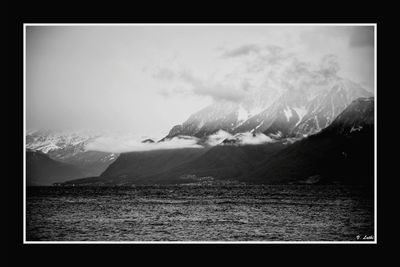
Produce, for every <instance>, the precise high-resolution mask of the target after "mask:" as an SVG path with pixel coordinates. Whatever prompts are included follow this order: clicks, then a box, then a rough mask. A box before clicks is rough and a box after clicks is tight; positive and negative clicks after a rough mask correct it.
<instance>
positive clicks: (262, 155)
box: [26, 77, 374, 186]
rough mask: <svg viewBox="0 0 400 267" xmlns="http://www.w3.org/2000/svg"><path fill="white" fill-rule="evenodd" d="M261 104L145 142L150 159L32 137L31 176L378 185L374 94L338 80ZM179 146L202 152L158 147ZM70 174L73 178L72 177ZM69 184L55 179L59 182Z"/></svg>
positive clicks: (51, 136) (219, 111)
mask: <svg viewBox="0 0 400 267" xmlns="http://www.w3.org/2000/svg"><path fill="white" fill-rule="evenodd" d="M260 97H261V95H255V96H254V97H253V98H252V99H251V98H250V99H247V100H246V101H247V102H246V101H245V102H242V103H235V102H230V101H219V102H218V103H217V102H216V103H213V104H211V105H209V106H208V107H206V108H204V109H202V110H200V111H198V112H196V113H194V114H192V115H191V116H190V117H189V118H188V119H187V120H186V121H185V122H183V123H182V124H181V125H176V126H174V127H172V129H171V130H170V131H169V133H168V134H167V135H166V136H165V137H164V138H162V139H161V140H159V141H154V140H153V139H150V138H147V139H145V140H142V141H141V142H140V143H141V144H143V145H145V146H148V147H151V148H152V149H151V150H149V151H132V152H125V153H120V154H116V153H109V152H103V151H93V150H88V149H87V145H88V144H89V143H91V142H93V141H94V140H95V139H96V138H98V135H85V134H76V133H72V134H57V133H54V132H51V131H36V132H29V133H28V134H27V136H26V143H27V149H29V150H30V151H29V157H28V156H27V165H28V163H29V166H30V170H32V169H36V170H40V169H42V168H47V167H43V166H50V165H57V166H58V167H57V168H60V167H59V166H64V167H62V168H61V169H62V171H60V172H62V173H68V175H67V176H68V177H67V178H69V179H65V180H69V181H66V182H65V183H63V184H64V185H100V186H101V185H103V186H104V185H132V184H163V183H166V184H171V183H198V182H201V181H206V182H210V181H214V182H215V181H224V182H232V181H235V182H245V183H267V184H271V183H305V184H312V183H351V184H371V179H372V178H371V176H372V177H373V173H374V172H373V166H374V164H373V155H374V131H373V129H374V127H373V125H374V100H373V95H372V93H370V92H369V91H367V90H365V89H363V88H362V87H361V86H359V85H358V84H356V83H353V82H351V81H349V80H346V79H342V78H339V77H335V78H333V79H330V80H329V81H328V82H324V83H321V84H318V85H315V84H314V85H313V86H311V87H310V88H307V89H304V90H286V91H285V92H284V93H282V94H281V95H279V96H276V97H273V98H271V99H265V96H262V98H260ZM171 140H175V141H177V140H178V141H179V140H181V141H182V140H184V141H189V142H191V141H193V142H195V143H196V146H193V147H185V148H179V149H178V148H174V149H173V148H169V146H164V149H157V144H163V143H167V142H169V141H171ZM166 148H168V149H166ZM27 153H28V152H27ZM27 155H28V154H27ZM33 155H35V156H33ZM44 156H46V157H47V158H44ZM33 158H41V159H42V160H40V161H38V160H37V159H36V160H33ZM49 160H51V161H54V162H52V164H50V163H49V162H50V161H49ZM42 162H45V163H42ZM60 164H61V165H60ZM32 166H33V167H34V168H32ZM65 166H69V167H73V168H70V169H73V171H72V170H71V171H69V172H68V171H66V169H65ZM57 168H53V167H52V168H50V169H51V170H56V169H57ZM30 172H31V171H30ZM32 173H33V172H32ZM36 173H38V172H37V171H36ZM39 173H40V172H39ZM42 173H43V172H42ZM50 173H51V172H50ZM28 176H29V177H31V176H32V175H28V173H27V177H28ZM33 176H34V177H35V178H29V179H31V180H32V181H33V182H32V183H28V184H49V183H51V179H49V178H48V176H47V174H43V183H41V182H40V176H38V175H37V174H35V175H33ZM64 177H66V176H62V179H64ZM74 178H79V179H74ZM62 179H61V178H59V177H58V176H54V179H53V182H55V183H60V181H61V180H62ZM61 182H63V181H61Z"/></svg>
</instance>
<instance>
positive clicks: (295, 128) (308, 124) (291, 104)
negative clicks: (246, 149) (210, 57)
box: [163, 78, 372, 140]
mask: <svg viewBox="0 0 400 267" xmlns="http://www.w3.org/2000/svg"><path fill="white" fill-rule="evenodd" d="M371 96H372V93H370V92H369V91H367V90H365V89H363V88H362V87H361V86H359V85H358V84H356V83H353V82H351V81H349V80H346V79H342V78H336V79H333V80H331V81H329V82H327V83H326V84H322V85H321V86H314V87H312V90H311V89H310V88H307V90H288V91H286V92H285V93H283V94H282V95H280V96H279V97H278V98H277V99H276V100H275V101H272V102H270V103H269V104H267V103H266V104H265V105H264V106H258V107H257V108H256V109H253V110H251V109H250V108H248V109H246V108H245V107H244V106H243V105H242V104H238V103H233V102H222V103H221V102H218V103H213V104H211V105H210V106H208V107H206V108H204V109H202V110H200V111H199V112H197V113H195V114H193V115H191V116H190V117H189V118H188V119H187V120H186V121H185V122H184V123H183V124H181V125H176V126H174V127H173V128H172V129H171V130H170V132H169V133H168V135H167V136H166V137H165V138H164V139H163V140H165V139H170V138H173V137H175V136H179V135H189V136H195V137H199V138H203V137H206V136H209V135H210V134H213V133H215V132H216V131H218V130H224V131H226V132H229V133H232V134H236V133H242V132H251V133H264V134H266V135H268V136H271V137H274V138H279V139H280V138H284V137H302V136H307V135H310V134H314V133H317V132H319V131H320V130H321V129H324V128H325V127H326V126H328V125H329V124H330V123H331V122H332V121H333V120H334V119H335V118H336V116H337V115H338V114H339V113H340V112H342V111H343V110H344V109H345V108H346V107H347V106H348V105H349V104H350V103H351V102H352V101H353V100H354V99H356V98H359V97H371Z"/></svg>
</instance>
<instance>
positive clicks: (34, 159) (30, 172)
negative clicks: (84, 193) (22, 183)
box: [26, 150, 84, 185]
mask: <svg viewBox="0 0 400 267" xmlns="http://www.w3.org/2000/svg"><path fill="white" fill-rule="evenodd" d="M83 176H84V172H83V171H82V170H81V169H79V168H77V167H75V166H73V165H71V164H67V163H63V162H58V161H55V160H52V159H51V158H49V157H48V156H47V155H46V154H44V153H42V152H40V151H32V150H29V151H27V152H26V182H27V185H52V184H53V183H60V182H65V181H66V180H69V179H73V178H78V177H83Z"/></svg>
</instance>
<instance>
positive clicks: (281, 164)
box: [242, 98, 374, 185]
mask: <svg viewBox="0 0 400 267" xmlns="http://www.w3.org/2000/svg"><path fill="white" fill-rule="evenodd" d="M373 109H374V101H373V98H361V99H357V100H355V101H353V102H352V103H351V104H350V105H349V106H348V107H347V108H346V109H345V110H344V111H343V112H342V113H341V114H340V115H339V116H338V117H337V118H336V120H335V121H334V122H333V123H332V124H331V125H330V126H329V127H327V128H326V129H325V130H323V131H322V132H320V133H319V134H316V135H313V136H310V137H309V138H306V139H303V140H301V141H299V142H296V143H294V144H292V145H291V146H289V147H287V148H286V149H284V150H282V151H280V152H279V153H277V154H276V155H275V156H274V157H271V158H270V159H268V160H265V161H264V162H262V163H261V164H259V166H258V167H257V168H256V169H255V171H253V172H251V173H249V174H246V175H245V176H243V177H242V179H245V180H247V181H252V182H257V183H287V182H293V181H299V180H300V181H305V182H307V179H309V178H310V177H312V176H314V177H313V178H312V179H309V180H308V182H311V180H314V181H320V182H341V183H348V184H368V185H371V183H372V182H373V175H374V127H373V120H374V116H373V115H374V112H373Z"/></svg>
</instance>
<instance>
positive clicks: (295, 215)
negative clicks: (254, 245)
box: [26, 185, 374, 241]
mask: <svg viewBox="0 0 400 267" xmlns="http://www.w3.org/2000/svg"><path fill="white" fill-rule="evenodd" d="M373 216H374V212H373V195H371V194H367V193H365V191H364V190H362V188H359V187H351V186H338V185H331V186H327V185H301V186H300V185H279V186H278V185H273V186H254V185H252V186H250V185H245V186H244V185H240V186H235V185H231V186H223V185H220V186H187V185H186V186H185V185H175V186H137V187H131V188H123V187H113V188H104V187H92V188H81V187H29V188H28V190H27V201H26V239H27V241H40V240H44V241H353V240H354V241H355V240H356V236H357V235H360V236H362V237H363V236H365V235H367V236H372V235H373V234H374V232H373V231H374V217H373Z"/></svg>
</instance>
